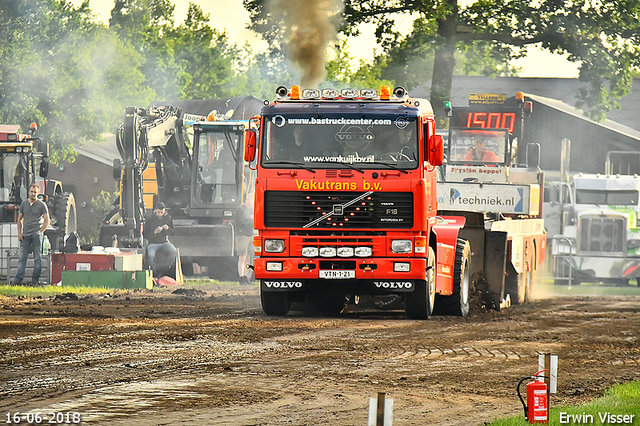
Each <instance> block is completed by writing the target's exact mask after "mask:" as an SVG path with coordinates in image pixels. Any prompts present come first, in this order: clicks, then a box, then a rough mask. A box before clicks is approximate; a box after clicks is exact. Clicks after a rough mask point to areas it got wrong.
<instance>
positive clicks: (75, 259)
mask: <svg viewBox="0 0 640 426" xmlns="http://www.w3.org/2000/svg"><path fill="white" fill-rule="evenodd" d="M114 258H115V256H114V255H113V254H109V253H93V252H90V251H87V252H78V253H58V252H55V253H53V254H52V256H51V283H52V284H57V283H59V282H60V280H61V279H62V271H113V270H114Z"/></svg>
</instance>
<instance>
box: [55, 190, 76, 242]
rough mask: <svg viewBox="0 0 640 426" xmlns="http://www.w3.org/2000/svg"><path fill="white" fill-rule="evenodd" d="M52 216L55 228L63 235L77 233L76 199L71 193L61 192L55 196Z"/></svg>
mask: <svg viewBox="0 0 640 426" xmlns="http://www.w3.org/2000/svg"><path fill="white" fill-rule="evenodd" d="M53 215H54V217H55V218H56V226H57V227H58V229H59V230H60V231H61V232H64V234H65V235H66V234H68V233H70V232H76V231H78V216H77V213H76V199H75V197H74V196H73V194H72V193H70V192H63V193H62V194H59V195H56V198H55V203H54V212H53Z"/></svg>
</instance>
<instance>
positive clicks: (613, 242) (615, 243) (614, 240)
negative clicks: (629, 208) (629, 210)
mask: <svg viewBox="0 0 640 426" xmlns="http://www.w3.org/2000/svg"><path fill="white" fill-rule="evenodd" d="M625 238H626V219H625V218H624V217H620V216H613V217H610V216H583V217H581V218H580V251H581V252H591V253H622V252H623V251H624V250H625Z"/></svg>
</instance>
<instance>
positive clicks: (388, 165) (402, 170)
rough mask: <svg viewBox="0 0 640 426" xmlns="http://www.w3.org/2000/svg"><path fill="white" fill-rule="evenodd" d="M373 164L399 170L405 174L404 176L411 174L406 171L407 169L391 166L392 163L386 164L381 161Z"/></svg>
mask: <svg viewBox="0 0 640 426" xmlns="http://www.w3.org/2000/svg"><path fill="white" fill-rule="evenodd" d="M373 164H382V165H383V166H387V167H389V168H391V169H394V170H398V171H400V172H402V173H404V174H408V173H409V172H408V171H406V170H405V169H403V168H400V167H398V166H396V165H395V164H391V163H384V162H381V161H376V162H375V163H373Z"/></svg>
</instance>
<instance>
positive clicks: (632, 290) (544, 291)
mask: <svg viewBox="0 0 640 426" xmlns="http://www.w3.org/2000/svg"><path fill="white" fill-rule="evenodd" d="M536 288H537V289H539V290H540V295H541V296H543V297H545V296H549V297H553V296H640V286H638V284H637V283H635V284H631V285H625V286H613V285H604V284H587V283H584V284H578V285H573V286H571V288H569V286H568V285H566V284H564V285H555V284H553V281H552V280H540V282H538V283H537V284H536Z"/></svg>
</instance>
